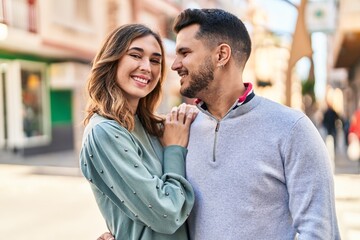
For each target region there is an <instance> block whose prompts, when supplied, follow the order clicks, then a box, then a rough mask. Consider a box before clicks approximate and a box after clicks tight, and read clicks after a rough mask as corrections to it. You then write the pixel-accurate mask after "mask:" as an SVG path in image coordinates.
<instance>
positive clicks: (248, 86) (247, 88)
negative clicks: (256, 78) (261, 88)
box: [195, 82, 255, 110]
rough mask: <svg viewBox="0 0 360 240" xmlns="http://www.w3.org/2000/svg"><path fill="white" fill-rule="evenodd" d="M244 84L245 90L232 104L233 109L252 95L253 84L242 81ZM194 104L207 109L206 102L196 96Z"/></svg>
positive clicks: (248, 99)
mask: <svg viewBox="0 0 360 240" xmlns="http://www.w3.org/2000/svg"><path fill="white" fill-rule="evenodd" d="M244 86H245V92H244V94H243V95H241V96H240V97H239V98H238V99H237V102H236V104H235V105H234V107H233V109H236V108H238V107H239V106H241V105H243V104H245V103H247V102H249V101H250V100H251V99H252V98H253V97H254V96H255V93H254V89H253V85H252V84H251V83H250V82H248V83H244ZM195 104H196V105H197V106H198V107H199V108H202V109H204V110H207V106H206V103H205V102H204V101H202V100H201V99H199V98H197V99H195Z"/></svg>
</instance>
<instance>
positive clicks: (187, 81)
mask: <svg viewBox="0 0 360 240" xmlns="http://www.w3.org/2000/svg"><path fill="white" fill-rule="evenodd" d="M198 30H199V25H197V24H194V25H190V26H188V27H186V28H184V29H182V30H181V31H180V32H179V33H178V35H177V37H176V58H175V61H174V63H173V64H172V66H171V69H172V70H174V71H177V72H178V74H179V76H180V77H181V79H180V85H181V87H180V93H181V94H182V95H183V96H185V97H189V98H194V97H196V98H202V96H203V95H205V94H206V90H207V89H208V87H209V84H210V83H211V81H212V80H213V79H214V64H213V63H212V59H211V54H210V53H209V51H210V50H209V49H208V48H207V47H206V45H204V43H203V42H202V41H201V40H199V39H196V38H195V34H196V33H197V31H198Z"/></svg>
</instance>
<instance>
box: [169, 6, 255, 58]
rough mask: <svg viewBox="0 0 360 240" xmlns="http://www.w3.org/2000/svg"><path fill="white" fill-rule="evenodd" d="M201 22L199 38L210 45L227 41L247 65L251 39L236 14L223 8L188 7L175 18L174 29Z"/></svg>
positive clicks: (197, 36)
mask: <svg viewBox="0 0 360 240" xmlns="http://www.w3.org/2000/svg"><path fill="white" fill-rule="evenodd" d="M192 24H199V25H200V29H199V31H198V33H197V34H196V38H197V39H201V40H205V43H206V44H207V45H208V46H209V47H210V48H212V47H216V46H218V45H219V44H221V43H226V44H228V45H229V46H230V47H231V50H232V54H233V57H234V59H235V60H236V61H237V62H238V63H239V64H243V65H245V63H246V61H247V60H248V59H249V56H250V53H251V40H250V36H249V33H248V31H247V29H246V27H245V25H244V23H243V22H242V21H241V20H240V19H239V18H238V17H236V16H235V15H233V14H231V13H229V12H226V11H224V10H221V9H186V10H184V11H183V12H182V13H180V15H179V16H178V17H177V18H176V19H175V22H174V26H173V30H174V32H175V33H179V32H180V30H181V29H183V28H185V27H188V26H190V25H192Z"/></svg>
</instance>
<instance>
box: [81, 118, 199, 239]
mask: <svg viewBox="0 0 360 240" xmlns="http://www.w3.org/2000/svg"><path fill="white" fill-rule="evenodd" d="M186 151H187V150H186V149H185V148H183V147H180V146H169V147H167V148H165V149H164V166H163V171H164V173H163V175H162V176H156V175H152V174H150V172H149V171H148V169H147V168H146V167H145V166H144V164H143V163H142V161H146V159H142V153H141V149H140V148H139V147H138V145H137V143H136V142H135V141H134V139H133V138H132V135H131V134H130V133H129V132H128V131H127V130H126V129H123V128H121V127H119V126H117V125H115V124H112V123H110V122H102V123H99V124H97V125H95V126H94V127H93V128H92V130H91V131H90V132H89V134H88V135H87V137H86V140H85V141H84V144H83V148H82V151H81V156H80V159H81V170H82V172H83V174H84V176H85V177H86V178H87V179H88V180H89V181H90V183H92V184H94V185H95V187H96V188H97V189H98V190H100V191H101V192H102V193H103V194H105V195H107V197H109V198H110V200H111V201H112V202H113V203H114V204H116V205H117V206H118V207H119V208H120V209H121V210H122V211H124V212H125V214H127V216H128V217H129V218H131V219H132V220H133V221H136V222H141V223H143V224H144V225H146V226H148V227H151V229H153V230H154V231H156V232H160V233H164V234H172V233H174V232H175V231H176V230H177V229H178V228H179V227H180V226H181V225H182V224H183V223H184V222H185V221H186V219H187V217H188V215H189V213H190V211H191V209H192V207H193V204H194V192H193V189H192V187H191V185H190V184H189V182H188V181H187V180H186V179H185V178H184V174H185V171H184V165H185V161H184V160H185V156H186Z"/></svg>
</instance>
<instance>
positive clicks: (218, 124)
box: [215, 122, 220, 132]
mask: <svg viewBox="0 0 360 240" xmlns="http://www.w3.org/2000/svg"><path fill="white" fill-rule="evenodd" d="M219 128H220V123H219V122H218V123H217V124H216V128H215V132H218V131H219Z"/></svg>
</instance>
